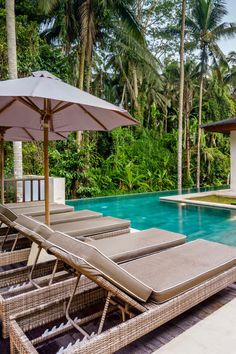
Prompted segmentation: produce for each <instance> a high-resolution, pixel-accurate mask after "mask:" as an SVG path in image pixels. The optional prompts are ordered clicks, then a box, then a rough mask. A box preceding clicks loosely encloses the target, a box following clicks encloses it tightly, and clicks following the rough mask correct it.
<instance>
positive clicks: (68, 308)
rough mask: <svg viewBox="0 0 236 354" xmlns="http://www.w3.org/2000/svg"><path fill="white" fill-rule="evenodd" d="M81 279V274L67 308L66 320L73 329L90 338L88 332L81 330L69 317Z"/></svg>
mask: <svg viewBox="0 0 236 354" xmlns="http://www.w3.org/2000/svg"><path fill="white" fill-rule="evenodd" d="M80 278H81V274H79V275H78V277H77V280H76V283H75V287H74V290H73V292H72V294H71V297H70V299H69V301H68V304H67V306H66V310H65V315H66V319H67V320H68V321H69V322H70V323H71V324H72V326H73V327H75V328H76V329H77V330H78V331H79V332H80V333H81V334H83V336H84V337H89V334H88V333H87V332H86V331H84V330H83V328H81V327H80V326H79V325H77V324H76V323H75V321H73V320H72V318H71V317H70V315H69V310H70V306H71V303H72V300H73V297H74V296H75V293H76V289H77V287H78V285H79V281H80Z"/></svg>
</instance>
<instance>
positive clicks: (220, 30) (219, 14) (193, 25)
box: [186, 0, 236, 188]
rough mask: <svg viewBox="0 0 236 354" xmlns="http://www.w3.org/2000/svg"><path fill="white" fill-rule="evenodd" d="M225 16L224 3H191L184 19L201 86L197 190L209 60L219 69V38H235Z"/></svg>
mask: <svg viewBox="0 0 236 354" xmlns="http://www.w3.org/2000/svg"><path fill="white" fill-rule="evenodd" d="M226 14H227V10H226V7H225V2H224V1H223V0H194V1H193V2H192V11H191V15H190V16H188V17H187V18H186V26H187V28H188V29H189V33H190V35H192V37H193V41H192V43H191V46H193V48H195V49H198V50H200V63H199V68H200V85H199V112H198V141H197V179H196V184H197V188H199V187H200V168H201V150H200V149H201V124H202V100H203V90H204V78H205V75H206V73H207V69H208V64H209V59H210V58H211V60H212V61H213V63H214V64H215V65H216V66H218V63H219V62H221V61H226V58H225V56H224V54H223V52H222V51H221V49H220V47H219V45H218V43H217V42H218V41H219V40H220V39H222V38H231V37H233V36H234V35H235V34H236V25H235V24H234V23H226V22H222V19H223V17H224V16H225V15H226Z"/></svg>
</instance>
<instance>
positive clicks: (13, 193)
mask: <svg viewBox="0 0 236 354" xmlns="http://www.w3.org/2000/svg"><path fill="white" fill-rule="evenodd" d="M4 191H5V193H4V194H5V203H15V202H28V201H29V202H32V201H37V200H44V177H38V176H30V177H23V178H17V179H16V178H9V179H5V181H4Z"/></svg>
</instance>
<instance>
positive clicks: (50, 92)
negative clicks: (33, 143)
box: [0, 71, 137, 224]
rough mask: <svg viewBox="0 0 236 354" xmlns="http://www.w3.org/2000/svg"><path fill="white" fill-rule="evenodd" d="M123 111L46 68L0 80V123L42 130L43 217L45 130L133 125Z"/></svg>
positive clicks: (45, 153) (47, 206) (48, 221)
mask: <svg viewBox="0 0 236 354" xmlns="http://www.w3.org/2000/svg"><path fill="white" fill-rule="evenodd" d="M135 124H137V121H136V120H135V119H133V118H132V117H131V116H130V115H129V113H128V112H127V111H125V110H124V109H122V108H120V107H117V106H115V105H113V104H111V103H109V102H106V101H104V100H101V99H99V98H97V97H95V96H93V95H90V94H88V93H87V92H84V91H82V90H79V89H77V88H75V87H73V86H71V85H68V84H66V83H64V82H63V81H61V80H59V79H57V78H56V77H55V76H53V75H52V74H50V73H48V72H46V71H39V72H35V73H33V76H31V77H27V78H23V79H16V80H7V81H2V82H0V126H12V127H23V128H31V129H43V130H44V170H45V215H46V218H45V221H46V223H47V224H49V223H50V220H49V169H48V133H49V132H63V131H64V132H66V131H68V132H69V131H75V130H80V131H83V130H95V131H100V130H101V131H107V130H111V129H113V128H116V127H120V126H127V125H135Z"/></svg>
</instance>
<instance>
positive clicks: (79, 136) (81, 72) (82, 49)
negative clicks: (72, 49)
mask: <svg viewBox="0 0 236 354" xmlns="http://www.w3.org/2000/svg"><path fill="white" fill-rule="evenodd" d="M84 67H85V45H84V43H81V46H80V54H79V85H78V86H79V89H80V90H83V88H84ZM81 142H82V132H81V131H77V144H78V146H80V145H81Z"/></svg>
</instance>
